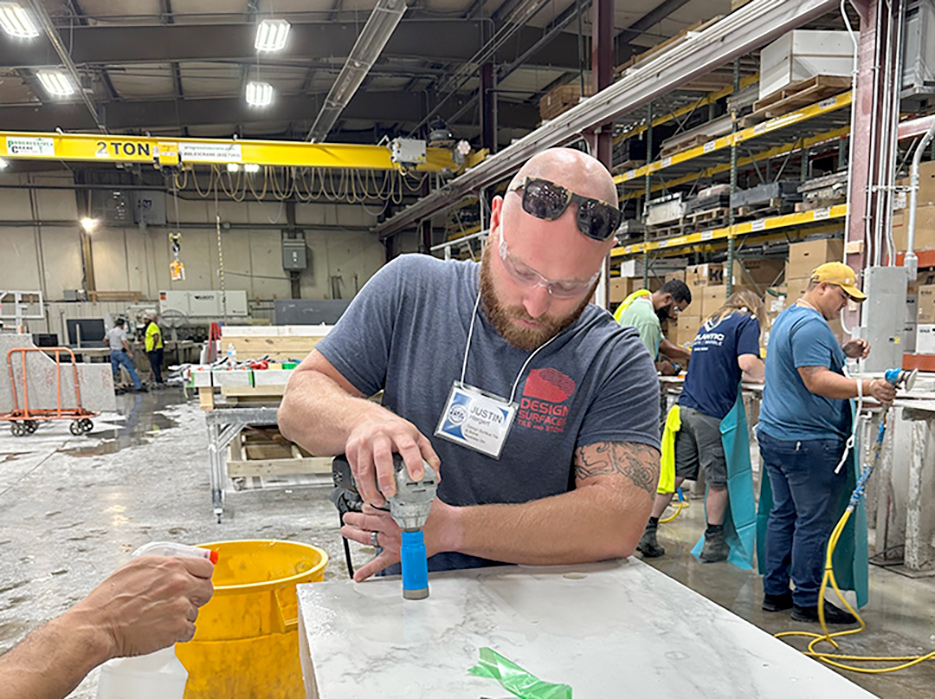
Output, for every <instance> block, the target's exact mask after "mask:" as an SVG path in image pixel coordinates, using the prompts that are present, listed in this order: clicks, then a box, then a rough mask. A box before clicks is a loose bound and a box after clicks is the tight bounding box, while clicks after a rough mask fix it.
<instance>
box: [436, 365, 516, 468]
mask: <svg viewBox="0 0 935 699" xmlns="http://www.w3.org/2000/svg"><path fill="white" fill-rule="evenodd" d="M515 417H516V404H515V403H510V402H509V401H507V400H504V399H503V398H499V397H497V396H494V395H491V394H489V393H485V392H484V391H482V390H480V389H479V388H474V387H473V386H468V385H466V384H463V383H461V382H459V381H455V382H454V384H453V385H452V387H451V393H449V394H448V400H447V401H446V403H445V409H444V410H443V411H442V414H441V418H440V419H439V420H438V427H436V428H435V436H436V437H441V438H442V439H447V440H449V441H452V442H455V443H457V444H460V445H462V446H465V447H467V448H468V449H473V450H474V451H479V452H481V453H482V454H486V455H487V456H491V457H493V458H494V459H499V458H500V452H501V451H502V450H503V443H504V442H505V441H506V438H507V435H508V434H509V433H510V428H512V426H513V419H514V418H515Z"/></svg>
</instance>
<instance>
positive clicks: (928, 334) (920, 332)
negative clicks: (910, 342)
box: [916, 323, 935, 354]
mask: <svg viewBox="0 0 935 699" xmlns="http://www.w3.org/2000/svg"><path fill="white" fill-rule="evenodd" d="M916 354H935V324H932V323H924V324H923V323H919V324H918V325H917V326H916Z"/></svg>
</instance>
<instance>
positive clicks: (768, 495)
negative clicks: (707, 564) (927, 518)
mask: <svg viewBox="0 0 935 699" xmlns="http://www.w3.org/2000/svg"><path fill="white" fill-rule="evenodd" d="M854 419H855V415H854V401H851V423H852V425H853V420H854ZM859 453H860V440H859V439H855V441H854V448H853V449H852V450H851V453H850V454H849V455H848V457H847V462H846V463H845V464H844V466H843V468H844V469H845V471H846V473H847V486H846V487H845V488H844V489H843V490H842V491H841V497H840V499H839V501H838V503H837V507H836V508H835V512H837V516H836V517H835V524H837V522H838V520H840V518H841V515H843V514H844V510H845V509H847V503H848V501H849V500H850V498H851V493H853V492H854V488H856V487H857V478H858V476H859V471H860V464H859V463H858V460H857V458H856V457H857V454H859ZM772 507H773V490H772V488H771V487H770V484H769V475H768V474H767V473H766V467H765V466H764V467H763V469H762V473H761V474H760V506H759V511H758V512H757V515H756V545H757V548H758V549H759V550H760V551H764V550H765V546H766V523H767V522H768V521H769V511H770V510H771V509H772ZM758 563H759V565H758V570H759V572H760V574H761V575H762V574H763V573H764V572H765V570H764V564H763V561H762V556H761V557H760V559H759V560H758ZM831 565H832V567H833V568H834V577H835V580H837V583H838V587H840V588H841V589H842V590H853V591H854V594H855V595H856V597H857V607H858V608H859V607H863V606H864V605H865V604H867V600H868V599H869V582H868V578H869V574H870V571H869V561H868V560H867V508H866V507H865V506H864V499H863V498H861V499H860V502H859V503H858V504H857V509H856V510H854V512H853V513H852V514H851V517H850V519H849V520H848V521H847V526H846V527H844V531H843V532H842V533H841V538H840V539H838V545H837V546H836V547H835V549H834V556H833V557H832V559H831ZM822 568H824V559H822Z"/></svg>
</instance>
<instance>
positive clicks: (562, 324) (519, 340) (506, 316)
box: [480, 244, 597, 352]
mask: <svg viewBox="0 0 935 699" xmlns="http://www.w3.org/2000/svg"><path fill="white" fill-rule="evenodd" d="M490 249H491V246H490V245H489V244H488V245H486V246H485V247H484V253H483V257H482V259H481V266H480V300H481V305H482V306H483V308H484V313H485V314H486V315H487V320H488V321H489V322H490V324H491V325H493V327H494V330H496V331H497V333H499V334H500V336H501V337H502V338H503V339H504V340H506V341H507V342H508V343H510V344H511V345H512V346H513V347H515V348H516V349H519V350H523V351H526V352H529V351H531V350H534V349H536V348H537V347H541V346H542V345H543V344H545V343H546V342H548V341H549V340H551V339H552V338H553V337H555V336H556V335H558V334H559V333H560V332H561V331H562V330H564V329H565V328H567V327H568V326H569V325H571V324H572V323H574V322H575V321H576V320H578V318H579V317H580V316H581V314H582V313H584V309H585V308H586V307H587V305H588V303H589V302H590V300H591V295H592V294H593V293H594V287H595V286H597V282H595V283H594V286H592V287H591V289H590V290H589V291H588V293H587V294H585V295H584V298H583V299H582V300H581V303H580V304H579V305H578V307H577V308H576V309H575V310H574V311H572V312H571V313H569V314H568V315H567V316H565V317H563V318H556V317H554V316H550V315H541V316H539V317H538V318H533V317H532V316H531V315H529V313H527V312H526V309H525V308H523V307H522V306H506V305H504V304H503V303H501V302H500V299H498V298H497V294H496V292H495V291H494V284H493V275H492V273H491V271H490V257H491V252H490ZM514 318H515V319H519V320H526V321H530V322H535V323H538V324H539V327H538V328H535V329H533V328H526V327H523V326H521V325H517V324H516V323H514V322H513V319H514Z"/></svg>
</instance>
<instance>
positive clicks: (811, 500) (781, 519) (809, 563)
mask: <svg viewBox="0 0 935 699" xmlns="http://www.w3.org/2000/svg"><path fill="white" fill-rule="evenodd" d="M757 439H758V441H759V443H760V456H761V457H762V462H763V465H764V466H765V467H766V469H765V470H766V474H767V475H768V476H769V484H770V486H771V487H772V490H773V507H772V509H771V510H770V511H769V521H768V523H767V525H766V552H765V556H764V560H765V566H764V568H765V571H766V572H765V574H764V576H763V592H765V593H766V594H767V595H782V594H785V593H787V592H788V591H789V578H790V576H791V578H792V582H793V583H794V584H795V590H794V592H793V593H792V600H793V602H794V603H795V604H796V605H798V606H800V607H814V606H816V605H817V604H818V591H819V589H820V588H821V577H822V574H823V572H824V564H825V553H826V550H827V547H828V539H829V538H830V537H831V531H832V530H833V529H834V525H835V523H836V522H837V520H838V518H839V517H840V516H841V514H842V513H841V512H840V511H839V509H840V508H839V506H838V503H839V502H840V498H841V495H842V491H843V490H844V489H845V488H846V487H847V468H846V467H845V468H842V469H841V472H840V473H838V474H835V472H834V469H835V467H836V466H837V465H838V461H840V459H841V454H842V453H843V452H844V440H843V439H840V438H837V437H835V438H830V439H809V440H801V441H791V440H790V441H787V440H780V439H773V438H772V437H770V436H769V435H766V434H764V433H763V432H762V431H760V432H758V433H757Z"/></svg>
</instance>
